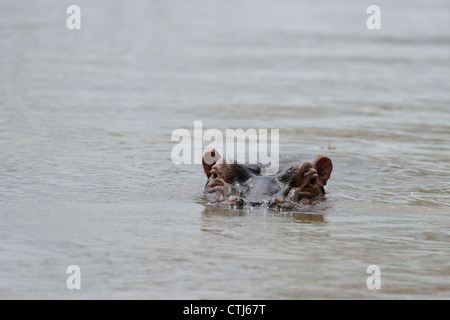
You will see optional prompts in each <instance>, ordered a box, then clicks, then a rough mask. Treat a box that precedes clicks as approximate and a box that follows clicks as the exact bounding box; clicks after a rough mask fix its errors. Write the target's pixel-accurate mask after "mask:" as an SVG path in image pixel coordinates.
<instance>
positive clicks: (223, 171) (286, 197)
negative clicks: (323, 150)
mask: <svg viewBox="0 0 450 320" xmlns="http://www.w3.org/2000/svg"><path fill="white" fill-rule="evenodd" d="M202 165H203V170H204V172H205V174H206V177H207V181H206V184H205V188H204V193H203V195H204V198H205V199H206V200H207V201H208V203H209V204H216V205H225V206H230V207H244V206H251V207H267V208H271V209H278V210H282V209H287V210H290V209H293V208H295V207H298V206H304V205H311V204H312V203H313V201H315V200H319V199H324V196H325V189H324V187H325V185H326V184H327V182H328V180H329V179H330V177H331V173H332V171H333V163H332V161H331V159H330V158H329V157H327V156H319V157H318V158H317V159H316V160H315V161H314V162H312V163H311V162H304V163H302V164H300V165H294V166H290V167H288V168H285V169H281V170H279V171H278V173H277V174H275V175H273V176H264V175H261V166H258V165H245V164H240V163H237V162H236V161H230V160H227V159H226V158H222V157H221V155H220V154H219V153H218V152H217V151H216V150H210V151H207V152H205V154H204V155H203V158H202Z"/></svg>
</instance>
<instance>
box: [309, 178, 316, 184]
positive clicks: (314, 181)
mask: <svg viewBox="0 0 450 320" xmlns="http://www.w3.org/2000/svg"><path fill="white" fill-rule="evenodd" d="M316 182H317V178H312V179H311V180H309V183H311V184H316Z"/></svg>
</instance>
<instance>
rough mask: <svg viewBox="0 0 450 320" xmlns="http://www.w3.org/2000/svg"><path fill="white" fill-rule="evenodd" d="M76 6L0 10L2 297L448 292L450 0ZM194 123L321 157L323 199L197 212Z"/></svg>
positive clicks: (11, 5)
mask: <svg viewBox="0 0 450 320" xmlns="http://www.w3.org/2000/svg"><path fill="white" fill-rule="evenodd" d="M169 2H170V3H169ZM77 4H78V5H79V6H80V7H81V10H82V28H81V30H78V31H69V30H67V28H66V24H65V22H66V21H65V20H66V18H67V16H68V15H67V14H66V8H67V6H66V5H65V4H61V3H59V2H58V1H50V0H45V1H39V2H38V3H36V4H33V6H29V7H27V6H25V5H23V4H21V3H19V2H17V1H6V0H3V1H1V3H0V8H1V10H0V208H1V209H0V298H3V299H8V298H45V299H53V298H152V299H170V298H177V299H178V298H202V299H216V298H224V299H231V298H266V299H302V298H331V299H335V298H357V299H359V298H375V299H378V298H382V299H385V298H388V299H391V298H392V299H404V298H444V299H448V298H450V260H449V258H448V257H449V256H450V249H449V248H450V231H449V230H450V217H449V208H450V184H449V181H450V179H449V178H450V162H449V159H450V148H449V143H448V141H450V109H449V108H450V85H449V81H448V79H450V61H449V57H450V30H449V29H448V21H449V18H450V4H449V3H448V1H444V0H442V1H437V0H433V1H425V0H421V1H414V2H410V1H396V2H395V3H392V2H390V1H378V5H379V6H380V7H381V12H382V29H381V30H378V31H369V30H368V29H367V28H366V25H365V22H366V19H367V17H368V15H367V14H366V8H367V6H368V5H370V4H372V3H369V2H367V1H358V2H357V4H356V1H339V4H337V3H335V2H332V1H314V2H312V1H310V2H305V1H304V2H299V1H283V2H282V3H279V2H276V1H270V0H264V1H256V0H255V1H245V2H243V1H222V0H218V1H206V0H195V1H189V2H186V1H164V2H161V1H133V3H130V2H128V3H127V2H125V1H118V0H117V1H95V3H94V2H90V1H83V0H80V1H77ZM194 121H202V122H203V126H204V129H207V128H218V129H221V130H225V129H227V128H244V129H247V128H255V129H259V128H267V129H270V128H278V129H280V152H281V153H282V154H283V155H284V157H285V158H286V159H287V162H291V163H299V162H301V161H312V160H314V159H315V158H316V157H317V156H318V155H319V154H326V155H328V156H330V157H331V158H332V159H333V161H334V172H333V175H332V178H331V180H330V181H329V183H328V185H327V191H328V195H327V200H326V201H324V202H321V203H318V204H316V205H315V206H312V207H306V208H305V210H302V211H301V212H290V213H279V212H272V211H268V210H251V209H247V210H231V209H224V208H213V207H208V206H205V204H204V203H203V201H202V199H201V197H200V196H199V194H200V193H201V191H202V187H203V185H204V183H205V177H204V174H203V172H202V169H201V166H200V165H174V164H173V163H172V161H171V158H170V156H171V150H172V148H173V147H174V145H175V144H174V143H173V142H171V141H170V138H171V134H172V132H173V131H174V130H175V129H177V128H186V129H188V130H190V131H191V132H192V131H193V125H194ZM205 146H206V145H205ZM72 264H75V265H79V266H80V268H81V270H82V289H81V290H68V289H67V287H66V280H67V277H68V274H66V268H67V266H69V265H72ZM374 264H375V265H378V266H379V267H380V269H381V289H380V290H369V289H368V288H367V286H366V280H367V278H368V277H369V276H370V274H367V273H366V269H367V267H368V266H369V265H374Z"/></svg>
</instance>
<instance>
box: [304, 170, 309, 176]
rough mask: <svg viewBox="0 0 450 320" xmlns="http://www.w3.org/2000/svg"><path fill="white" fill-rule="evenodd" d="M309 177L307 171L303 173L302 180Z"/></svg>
mask: <svg viewBox="0 0 450 320" xmlns="http://www.w3.org/2000/svg"><path fill="white" fill-rule="evenodd" d="M308 175H309V170H307V171H305V172H303V178H306V177H307V176H308Z"/></svg>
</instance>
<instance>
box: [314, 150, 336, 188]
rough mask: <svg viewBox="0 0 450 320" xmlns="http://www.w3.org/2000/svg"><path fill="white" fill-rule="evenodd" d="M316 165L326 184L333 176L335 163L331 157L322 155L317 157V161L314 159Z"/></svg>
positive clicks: (320, 176)
mask: <svg viewBox="0 0 450 320" xmlns="http://www.w3.org/2000/svg"><path fill="white" fill-rule="evenodd" d="M314 167H315V168H316V170H317V173H318V175H319V178H320V180H322V183H323V185H326V184H327V181H328V179H330V177H331V172H332V171H333V163H332V162H331V159H330V158H328V157H325V156H320V157H318V158H317V159H316V161H314Z"/></svg>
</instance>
